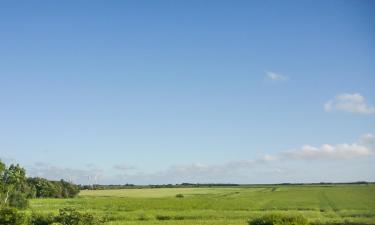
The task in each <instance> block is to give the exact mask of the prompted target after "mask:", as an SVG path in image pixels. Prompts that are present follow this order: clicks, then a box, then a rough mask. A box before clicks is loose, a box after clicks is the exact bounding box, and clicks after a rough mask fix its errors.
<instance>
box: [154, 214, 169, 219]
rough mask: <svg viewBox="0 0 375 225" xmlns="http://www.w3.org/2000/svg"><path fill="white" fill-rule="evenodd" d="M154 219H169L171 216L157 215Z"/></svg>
mask: <svg viewBox="0 0 375 225" xmlns="http://www.w3.org/2000/svg"><path fill="white" fill-rule="evenodd" d="M156 219H157V220H170V219H172V217H171V216H167V215H157V216H156Z"/></svg>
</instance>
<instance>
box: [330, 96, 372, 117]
mask: <svg viewBox="0 0 375 225" xmlns="http://www.w3.org/2000/svg"><path fill="white" fill-rule="evenodd" d="M324 110H325V111H327V112H331V111H345V112H350V113H359V114H373V113H375V107H373V106H370V105H368V104H367V103H366V100H365V98H364V97H363V96H362V95H361V94H359V93H354V94H349V93H343V94H339V95H337V96H336V97H335V98H334V99H332V100H329V101H328V102H326V103H325V104H324Z"/></svg>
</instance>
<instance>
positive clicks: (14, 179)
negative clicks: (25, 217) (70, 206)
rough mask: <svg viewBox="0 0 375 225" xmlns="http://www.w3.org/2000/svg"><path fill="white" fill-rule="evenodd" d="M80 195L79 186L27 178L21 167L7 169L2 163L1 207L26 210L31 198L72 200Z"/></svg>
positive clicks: (0, 171) (0, 170)
mask: <svg viewBox="0 0 375 225" xmlns="http://www.w3.org/2000/svg"><path fill="white" fill-rule="evenodd" d="M78 193H79V186H78V185H75V184H72V183H69V182H66V181H64V180H60V181H50V180H47V179H44V178H38V177H37V178H27V177H26V170H25V169H24V168H22V167H21V166H20V165H18V164H17V165H13V164H12V165H10V166H9V167H7V166H6V165H5V164H4V163H3V162H1V161H0V207H3V206H12V207H17V208H26V207H27V206H28V199H30V198H71V197H74V196H76V195H77V194H78Z"/></svg>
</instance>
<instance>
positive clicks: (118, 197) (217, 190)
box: [28, 185, 375, 225]
mask: <svg viewBox="0 0 375 225" xmlns="http://www.w3.org/2000/svg"><path fill="white" fill-rule="evenodd" d="M176 195H180V197H176ZM181 196H182V197H181ZM30 205H31V207H30V209H28V210H29V211H36V212H41V213H57V211H58V209H60V208H63V207H75V208H77V209H78V210H80V211H84V212H90V213H93V214H96V215H100V216H104V217H106V218H107V219H108V220H109V222H107V224H111V225H117V224H119V225H120V224H124V225H125V224H134V225H138V224H139V225H140V224H182V225H184V224H186V225H193V224H194V225H245V224H247V221H248V220H249V219H251V218H254V217H256V216H259V215H263V214H265V213H270V212H275V213H282V214H302V215H304V216H305V217H306V218H308V219H309V221H310V222H312V223H315V224H340V223H343V222H353V223H356V224H375V185H298V186H292V185H285V186H283V185H278V186H263V187H261V186H259V187H251V186H250V187H244V186H240V187H214V188H208V187H207V188H154V189H151V188H148V189H116V190H83V191H81V193H80V195H79V196H78V197H76V198H73V199H33V200H31V202H30Z"/></svg>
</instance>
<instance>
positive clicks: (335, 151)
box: [27, 133, 375, 184]
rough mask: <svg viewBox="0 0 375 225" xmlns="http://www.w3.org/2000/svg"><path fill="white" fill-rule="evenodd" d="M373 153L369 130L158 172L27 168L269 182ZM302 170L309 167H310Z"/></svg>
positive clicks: (162, 179) (126, 177)
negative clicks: (345, 138) (353, 137)
mask: <svg viewBox="0 0 375 225" xmlns="http://www.w3.org/2000/svg"><path fill="white" fill-rule="evenodd" d="M373 155H375V135H374V134H371V133H368V134H364V135H362V136H361V137H360V138H359V139H358V140H357V141H355V142H353V143H339V144H323V145H321V146H312V145H303V146H302V147H300V148H296V149H292V150H285V151H281V152H278V153H273V154H264V155H261V156H259V157H256V158H254V159H249V160H237V161H229V162H224V163H218V164H202V163H191V164H184V165H173V166H170V167H168V168H166V169H163V170H159V171H155V172H144V171H142V170H140V169H135V168H134V167H132V166H129V165H122V164H121V165H115V166H113V167H112V168H111V169H109V170H103V169H101V168H99V167H97V166H95V165H93V164H89V165H87V166H86V167H84V168H85V169H68V168H61V167H57V166H51V165H48V164H45V163H35V164H34V165H33V166H32V167H30V168H27V171H28V172H29V174H28V175H30V176H40V177H45V178H48V179H53V180H59V179H62V178H63V179H65V180H72V181H73V182H76V183H80V184H93V183H101V184H121V183H134V184H165V183H182V182H191V183H197V182H199V183H228V182H232V183H241V182H242V183H246V182H252V183H262V182H266V183H267V182H270V180H271V182H275V181H277V182H285V181H286V180H285V179H287V178H288V177H287V176H289V178H288V179H291V180H293V179H294V178H293V176H294V175H296V173H297V174H299V172H300V171H296V168H290V166H291V165H292V164H295V163H297V164H298V163H303V164H304V163H305V162H310V163H314V162H327V163H326V164H325V165H328V164H331V163H341V164H342V163H344V164H346V163H347V162H348V161H347V160H354V159H356V158H367V157H369V156H373ZM332 165H334V164H332ZM301 169H302V168H301ZM303 170H304V171H306V170H307V169H306V168H305V169H303ZM280 174H283V176H282V177H280ZM291 174H294V175H293V176H292V175H291ZM298 176H301V179H302V178H303V177H304V176H303V174H302V175H301V174H299V175H298ZM317 179H318V178H317ZM298 181H300V180H298Z"/></svg>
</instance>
